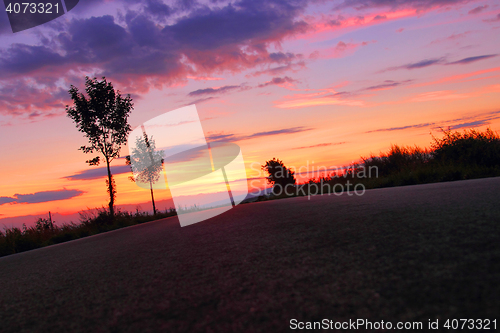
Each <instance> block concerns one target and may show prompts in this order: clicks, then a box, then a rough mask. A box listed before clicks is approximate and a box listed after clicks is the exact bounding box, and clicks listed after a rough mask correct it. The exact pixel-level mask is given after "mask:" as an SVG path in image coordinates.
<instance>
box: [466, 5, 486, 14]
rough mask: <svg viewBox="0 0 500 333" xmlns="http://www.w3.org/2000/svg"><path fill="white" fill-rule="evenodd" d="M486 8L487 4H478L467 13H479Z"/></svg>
mask: <svg viewBox="0 0 500 333" xmlns="http://www.w3.org/2000/svg"><path fill="white" fill-rule="evenodd" d="M486 8H488V5H484V6H478V7H476V8H474V9H471V10H469V14H470V15H474V14H479V13H481V12H482V11H483V10H485V9H486Z"/></svg>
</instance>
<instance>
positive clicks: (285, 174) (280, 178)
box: [261, 158, 295, 194]
mask: <svg viewBox="0 0 500 333" xmlns="http://www.w3.org/2000/svg"><path fill="white" fill-rule="evenodd" d="M261 167H262V170H264V171H266V172H267V173H268V174H269V176H267V177H266V179H267V182H268V183H269V184H271V185H273V192H274V193H275V194H276V186H277V185H279V186H281V191H284V189H285V187H286V186H287V185H295V176H294V175H295V172H293V171H292V170H290V169H288V168H287V167H286V166H285V165H284V164H283V161H281V160H279V159H277V158H273V159H272V160H269V161H267V162H266V164H264V165H262V166H261ZM281 191H280V192H281Z"/></svg>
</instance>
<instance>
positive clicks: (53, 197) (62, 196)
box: [0, 189, 84, 205]
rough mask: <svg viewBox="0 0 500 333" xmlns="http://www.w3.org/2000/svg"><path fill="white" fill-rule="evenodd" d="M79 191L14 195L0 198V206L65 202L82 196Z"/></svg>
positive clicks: (64, 190)
mask: <svg viewBox="0 0 500 333" xmlns="http://www.w3.org/2000/svg"><path fill="white" fill-rule="evenodd" d="M83 193H84V192H83V191H80V190H67V189H63V190H57V191H43V192H36V193H31V194H14V195H13V196H12V197H0V205H3V204H6V203H16V204H19V203H30V204H31V203H42V202H49V201H57V200H66V199H71V198H74V197H77V196H79V195H81V194H83Z"/></svg>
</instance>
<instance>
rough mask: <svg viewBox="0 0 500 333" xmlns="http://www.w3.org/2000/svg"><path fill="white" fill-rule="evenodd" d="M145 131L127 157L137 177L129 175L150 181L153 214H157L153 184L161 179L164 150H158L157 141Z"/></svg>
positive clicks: (135, 179) (137, 180)
mask: <svg viewBox="0 0 500 333" xmlns="http://www.w3.org/2000/svg"><path fill="white" fill-rule="evenodd" d="M143 133H144V135H143V137H142V138H141V137H137V138H136V140H135V147H134V148H133V149H132V152H131V155H129V156H127V157H126V161H127V165H130V166H131V168H132V172H133V173H134V177H135V178H134V177H129V179H130V180H132V181H135V182H140V183H146V184H147V183H149V189H150V190H151V202H152V203H153V214H154V215H156V206H155V198H154V195H153V184H154V183H156V182H157V181H158V180H159V179H160V176H161V172H162V170H163V151H161V150H160V151H156V143H155V141H154V140H153V137H150V138H148V136H147V134H146V132H145V131H144V132H143Z"/></svg>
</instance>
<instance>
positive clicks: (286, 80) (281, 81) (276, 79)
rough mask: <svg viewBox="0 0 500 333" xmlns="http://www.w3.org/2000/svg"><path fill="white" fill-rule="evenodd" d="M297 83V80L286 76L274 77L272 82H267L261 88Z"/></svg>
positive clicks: (260, 85)
mask: <svg viewBox="0 0 500 333" xmlns="http://www.w3.org/2000/svg"><path fill="white" fill-rule="evenodd" d="M293 82H296V80H294V79H292V78H291V77H288V76H285V77H273V78H272V80H271V81H267V82H265V83H262V84H259V88H263V87H267V86H271V85H280V84H285V83H293Z"/></svg>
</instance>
